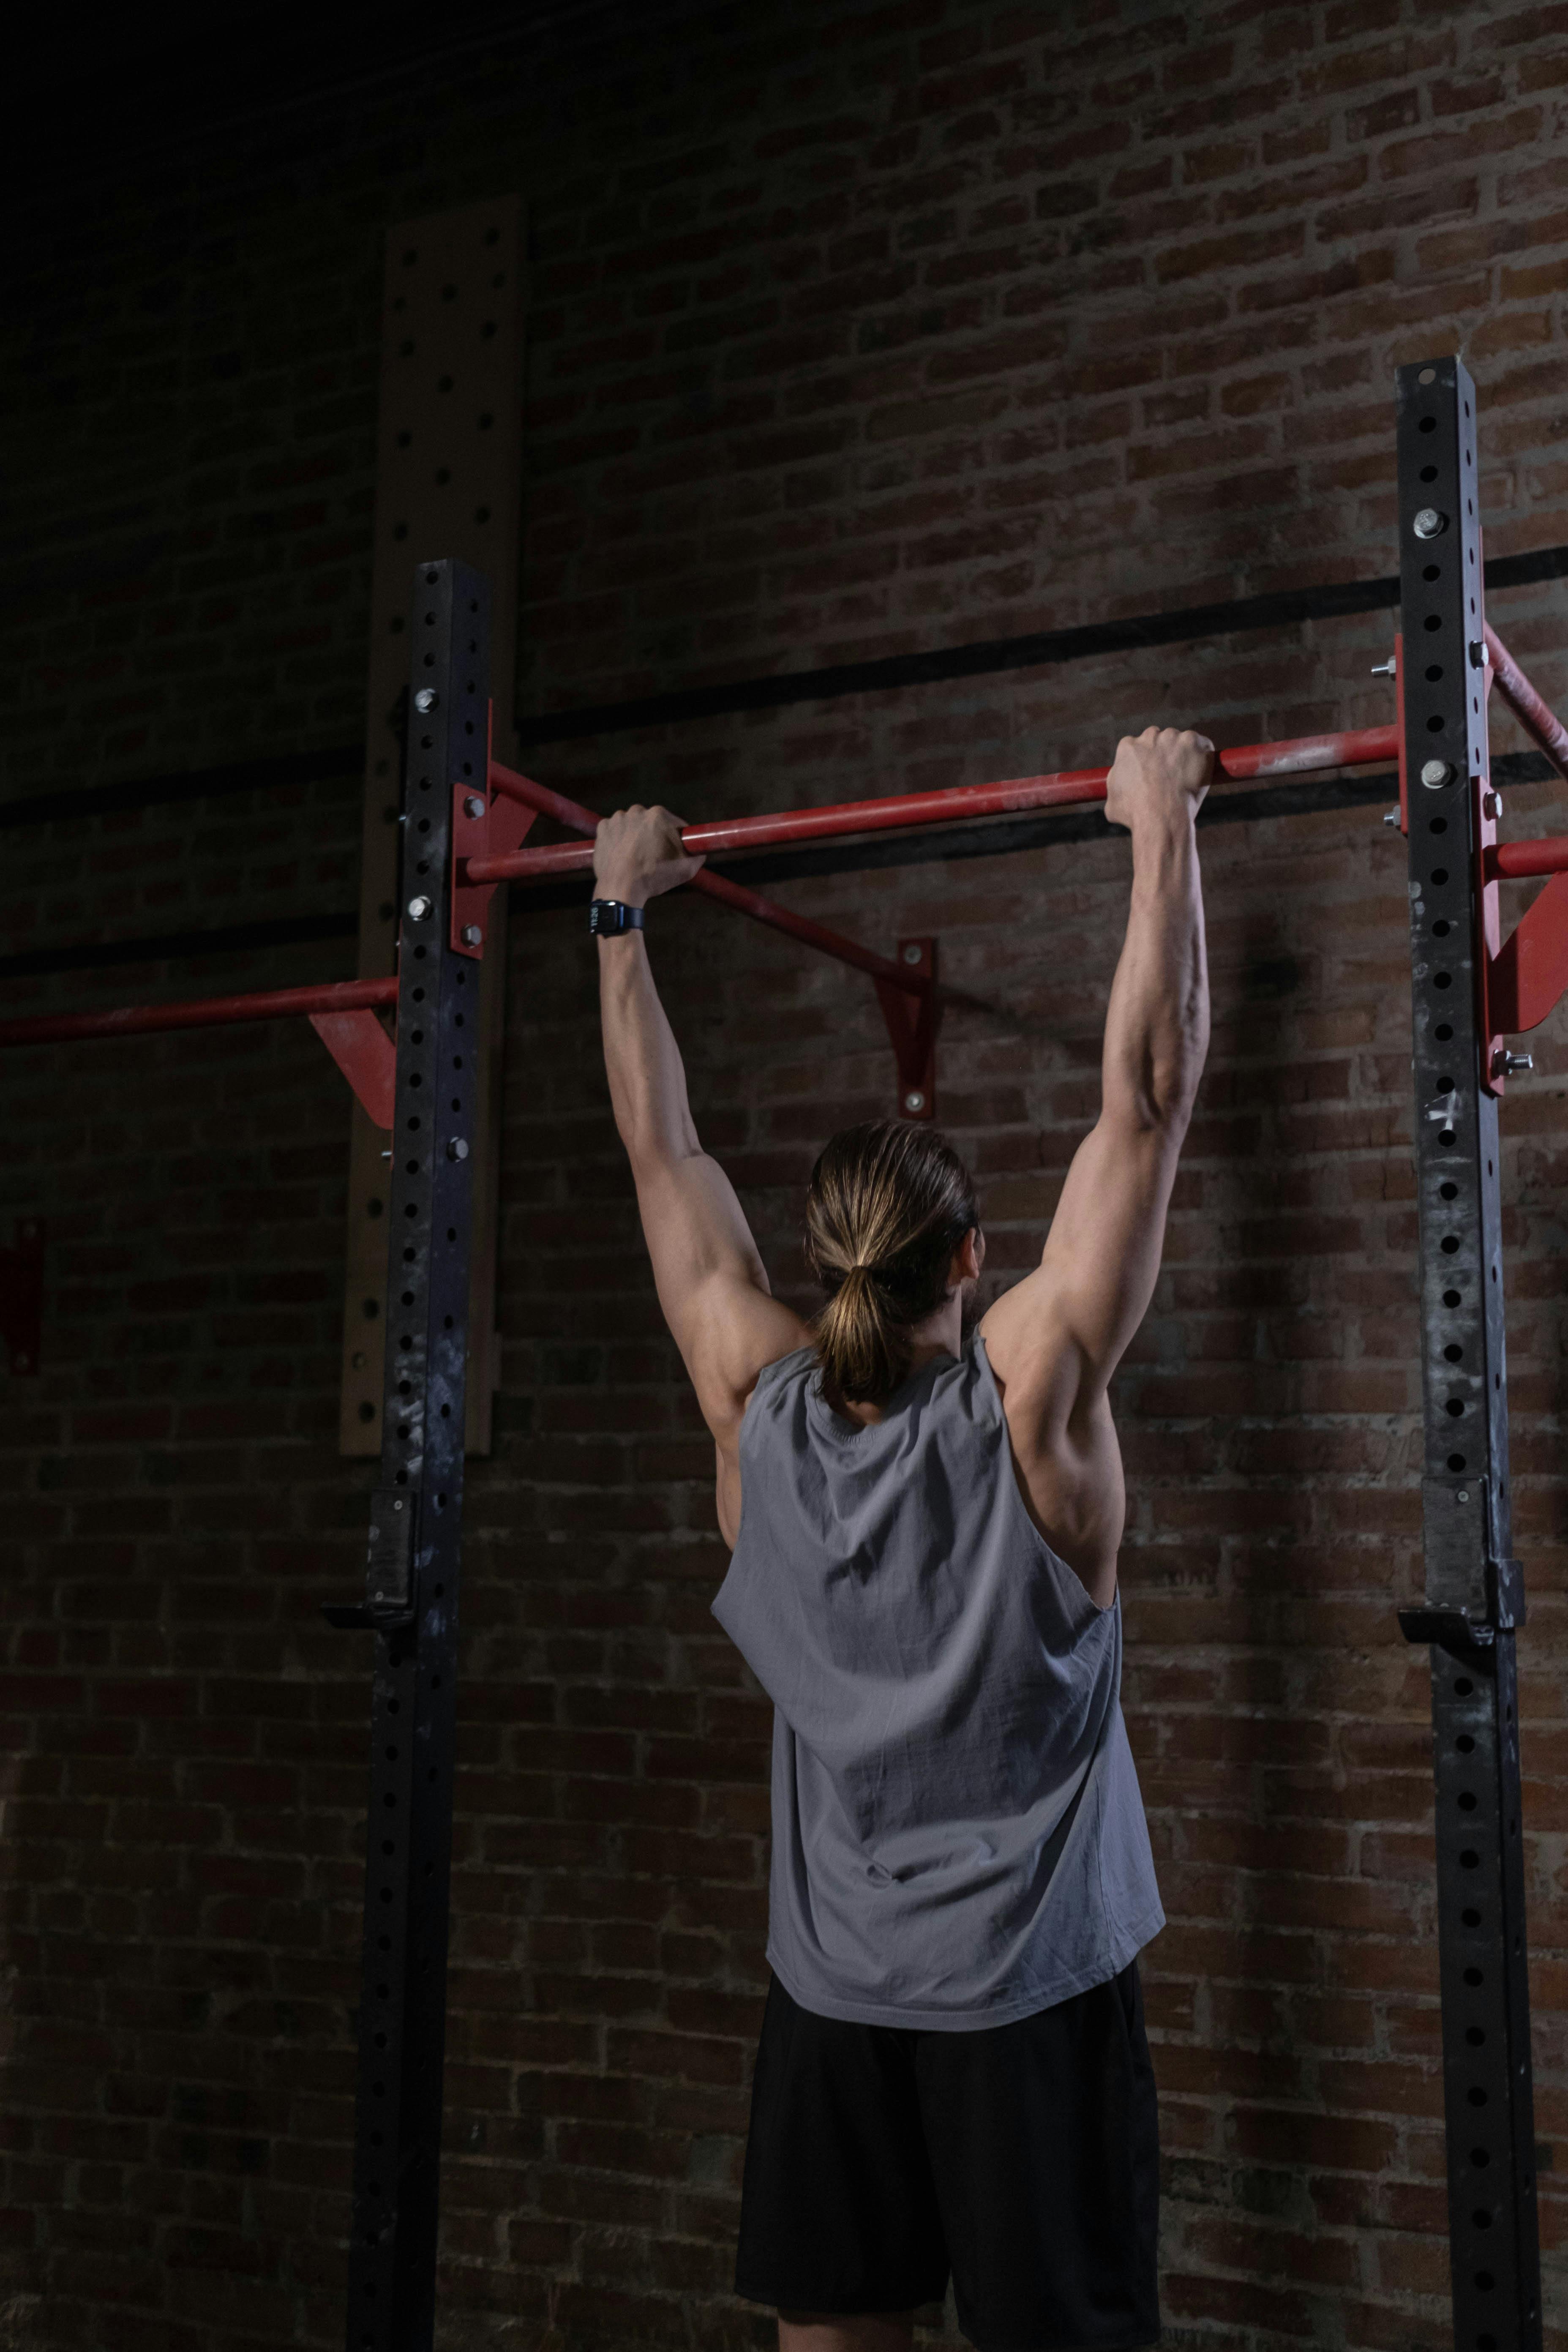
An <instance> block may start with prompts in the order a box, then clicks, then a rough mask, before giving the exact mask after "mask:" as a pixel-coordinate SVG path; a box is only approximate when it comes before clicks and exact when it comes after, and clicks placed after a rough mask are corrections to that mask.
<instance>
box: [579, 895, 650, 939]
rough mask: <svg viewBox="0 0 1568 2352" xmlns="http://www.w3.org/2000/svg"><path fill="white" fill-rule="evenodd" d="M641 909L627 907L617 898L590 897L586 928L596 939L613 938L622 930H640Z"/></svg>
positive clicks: (641, 921)
mask: <svg viewBox="0 0 1568 2352" xmlns="http://www.w3.org/2000/svg"><path fill="white" fill-rule="evenodd" d="M641 929H643V910H642V908H640V907H628V906H626V904H625V903H624V901H623V900H621V899H619V898H591V899H590V900H589V902H588V930H589V934H590V936H591V937H592V938H594V939H596V940H613V939H615V938H616V937H617V936H618V934H619V933H620V932H622V931H640V930H641Z"/></svg>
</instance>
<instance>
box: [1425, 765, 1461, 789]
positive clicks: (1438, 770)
mask: <svg viewBox="0 0 1568 2352" xmlns="http://www.w3.org/2000/svg"><path fill="white" fill-rule="evenodd" d="M1453 773H1454V771H1453V769H1452V768H1451V767H1450V766H1449V765H1448V762H1447V760H1428V761H1426V764H1425V766H1424V767H1423V768H1422V771H1421V781H1422V782H1423V783H1424V784H1425V785H1426V789H1427V791H1428V792H1433V793H1435V792H1436V790H1437V788H1438V786H1439V785H1440V784H1446V783H1447V782H1450V781H1451V779H1452V777H1453Z"/></svg>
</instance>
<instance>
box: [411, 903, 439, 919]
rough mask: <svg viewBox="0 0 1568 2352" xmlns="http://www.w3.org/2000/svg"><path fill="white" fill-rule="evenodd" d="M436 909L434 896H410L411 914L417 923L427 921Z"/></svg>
mask: <svg viewBox="0 0 1568 2352" xmlns="http://www.w3.org/2000/svg"><path fill="white" fill-rule="evenodd" d="M435 911H436V901H435V899H434V898H410V900H409V901H408V912H409V915H410V916H411V918H412V919H413V920H414V921H415V922H416V923H427V922H428V921H429V919H430V918H431V916H432V915H433V914H434V913H435Z"/></svg>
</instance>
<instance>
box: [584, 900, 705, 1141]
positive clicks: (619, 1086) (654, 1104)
mask: <svg viewBox="0 0 1568 2352" xmlns="http://www.w3.org/2000/svg"><path fill="white" fill-rule="evenodd" d="M599 1011H600V1019H601V1023H602V1026H603V1030H604V1038H605V1072H606V1074H607V1075H608V1077H609V1081H610V1100H611V1102H612V1103H613V1105H614V1106H615V1113H616V1127H617V1129H619V1131H620V1138H621V1141H622V1142H623V1143H624V1144H625V1145H626V1152H627V1155H628V1157H629V1158H630V1160H631V1163H632V1167H633V1170H634V1171H636V1170H637V1169H638V1168H639V1167H646V1166H648V1165H650V1164H652V1163H653V1162H654V1161H656V1160H661V1159H662V1160H689V1159H690V1158H691V1157H692V1156H693V1155H694V1154H695V1153H696V1152H698V1151H700V1150H701V1146H700V1143H699V1142H698V1139H697V1130H696V1129H695V1128H694V1127H693V1125H692V1123H691V1111H690V1108H689V1105H688V1102H687V1099H686V1072H685V1069H684V1067H683V1066H682V1064H681V1059H680V1048H679V1045H677V1044H676V1042H675V1033H674V1031H673V1030H672V1029H671V1028H670V1025H669V1023H668V1019H667V1018H666V1016H665V1010H664V1007H663V1005H662V1004H661V1003H659V998H658V989H657V988H656V987H655V986H654V979H653V971H652V969H651V967H650V965H649V963H648V959H647V947H646V946H645V945H644V942H643V935H642V933H641V932H640V931H626V932H623V933H622V934H621V936H620V937H619V938H616V939H602V940H600V941H599Z"/></svg>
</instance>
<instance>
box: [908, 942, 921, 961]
mask: <svg viewBox="0 0 1568 2352" xmlns="http://www.w3.org/2000/svg"><path fill="white" fill-rule="evenodd" d="M920 960H921V951H920V950H919V948H917V947H916V945H915V943H914V941H913V940H910V943H909V945H908V947H907V948H906V949H905V950H904V961H905V962H906V963H919V961H920Z"/></svg>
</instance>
